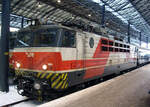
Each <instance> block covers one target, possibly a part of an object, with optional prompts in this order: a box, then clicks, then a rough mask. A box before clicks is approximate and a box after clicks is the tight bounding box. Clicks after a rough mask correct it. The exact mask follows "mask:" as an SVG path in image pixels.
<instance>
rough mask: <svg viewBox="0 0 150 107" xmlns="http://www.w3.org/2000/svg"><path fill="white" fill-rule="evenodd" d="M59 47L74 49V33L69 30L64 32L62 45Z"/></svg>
mask: <svg viewBox="0 0 150 107" xmlns="http://www.w3.org/2000/svg"><path fill="white" fill-rule="evenodd" d="M61 47H70V48H75V47H76V37H75V32H74V31H71V30H64V31H63V35H62V45H61Z"/></svg>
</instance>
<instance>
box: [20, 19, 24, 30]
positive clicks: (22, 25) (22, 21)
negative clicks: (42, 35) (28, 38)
mask: <svg viewBox="0 0 150 107" xmlns="http://www.w3.org/2000/svg"><path fill="white" fill-rule="evenodd" d="M23 27H24V17H22V19H21V28H23Z"/></svg>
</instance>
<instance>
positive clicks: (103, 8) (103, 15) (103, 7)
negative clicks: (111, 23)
mask: <svg viewBox="0 0 150 107" xmlns="http://www.w3.org/2000/svg"><path fill="white" fill-rule="evenodd" d="M101 24H102V27H103V28H105V5H103V6H102V20H101Z"/></svg>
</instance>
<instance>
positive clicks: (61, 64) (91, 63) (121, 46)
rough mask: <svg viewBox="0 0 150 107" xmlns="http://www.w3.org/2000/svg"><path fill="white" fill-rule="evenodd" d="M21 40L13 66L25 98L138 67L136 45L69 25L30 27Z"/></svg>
mask: <svg viewBox="0 0 150 107" xmlns="http://www.w3.org/2000/svg"><path fill="white" fill-rule="evenodd" d="M17 38H18V39H17V40H16V42H15V48H14V49H13V50H11V52H10V65H11V66H13V68H14V69H15V74H16V78H17V79H18V84H17V90H18V92H19V93H20V94H21V95H23V96H28V97H35V98H41V97H43V98H44V97H45V96H46V95H50V94H52V93H51V91H56V92H57V91H63V90H66V89H68V88H69V87H72V86H75V85H78V84H81V83H85V82H88V81H90V80H94V79H97V78H101V77H104V76H107V75H110V74H113V73H116V74H118V73H120V72H121V71H123V70H126V69H130V68H133V67H136V66H137V65H138V60H137V58H138V54H137V51H138V48H137V47H136V46H134V45H130V44H127V43H125V42H123V41H118V40H115V39H113V38H108V37H104V36H102V35H97V34H94V33H90V32H85V31H81V30H77V29H73V28H69V27H65V26H60V25H40V26H36V27H28V28H24V29H21V30H20V31H18V32H17ZM50 90H51V91H50Z"/></svg>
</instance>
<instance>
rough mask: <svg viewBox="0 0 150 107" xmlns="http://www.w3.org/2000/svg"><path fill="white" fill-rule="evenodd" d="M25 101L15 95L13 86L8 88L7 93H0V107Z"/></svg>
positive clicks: (15, 91)
mask: <svg viewBox="0 0 150 107" xmlns="http://www.w3.org/2000/svg"><path fill="white" fill-rule="evenodd" d="M24 99H26V97H23V96H21V95H19V94H18V93H17V90H16V89H15V87H14V86H10V87H9V93H2V92H1V93H0V107H2V106H4V105H8V104H12V103H15V102H18V101H22V100H24Z"/></svg>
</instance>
